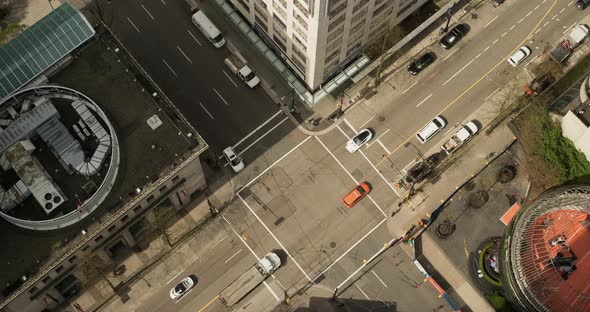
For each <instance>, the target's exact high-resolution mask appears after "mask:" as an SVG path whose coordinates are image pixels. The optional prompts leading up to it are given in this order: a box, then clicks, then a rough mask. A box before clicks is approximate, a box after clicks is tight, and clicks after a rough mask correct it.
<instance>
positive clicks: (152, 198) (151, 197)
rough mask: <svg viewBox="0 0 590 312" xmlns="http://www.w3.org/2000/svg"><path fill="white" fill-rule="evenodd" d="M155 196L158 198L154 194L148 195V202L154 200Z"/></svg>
mask: <svg viewBox="0 0 590 312" xmlns="http://www.w3.org/2000/svg"><path fill="white" fill-rule="evenodd" d="M154 198H156V197H154V195H150V196H148V198H147V202H148V203H149V202H151V201H153V200H154Z"/></svg>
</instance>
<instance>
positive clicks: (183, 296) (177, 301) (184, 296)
mask: <svg viewBox="0 0 590 312" xmlns="http://www.w3.org/2000/svg"><path fill="white" fill-rule="evenodd" d="M193 289H194V288H191V289H189V291H187V292H185V293H184V295H182V297H180V298H179V299H178V300H176V301H174V304H177V303H179V302H180V300H182V299H184V298H186V296H187V295H188V294H189V293H190V292H191V291H193Z"/></svg>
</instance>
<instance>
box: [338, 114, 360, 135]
mask: <svg viewBox="0 0 590 312" xmlns="http://www.w3.org/2000/svg"><path fill="white" fill-rule="evenodd" d="M344 123H345V124H346V125H347V126H348V127H349V128H350V129H351V130H352V131H353V132H354V134H355V135H356V134H358V133H359V132H358V131H356V129H355V128H354V127H353V126H352V125H351V124H350V122H348V120H347V119H346V118H344ZM338 128H339V129H340V127H338ZM340 131H342V129H340ZM342 133H344V132H342ZM344 136H346V137H347V138H348V139H350V138H349V137H348V136H347V135H346V134H344Z"/></svg>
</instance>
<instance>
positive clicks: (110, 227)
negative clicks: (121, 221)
mask: <svg viewBox="0 0 590 312" xmlns="http://www.w3.org/2000/svg"><path fill="white" fill-rule="evenodd" d="M116 228H117V226H116V225H111V226H109V229H108V230H107V231H109V233H110V232H113V231H114V230H115V229H116Z"/></svg>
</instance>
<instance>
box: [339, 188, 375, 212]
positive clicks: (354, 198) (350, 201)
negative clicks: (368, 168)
mask: <svg viewBox="0 0 590 312" xmlns="http://www.w3.org/2000/svg"><path fill="white" fill-rule="evenodd" d="M369 192H371V188H370V187H369V184H367V183H366V182H362V183H361V184H359V185H358V186H357V187H355V188H354V189H353V190H352V191H350V193H348V194H346V196H344V198H342V202H343V203H344V205H346V207H347V208H352V206H354V205H356V204H357V203H358V202H359V201H360V200H361V199H363V198H365V196H367V194H369Z"/></svg>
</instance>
